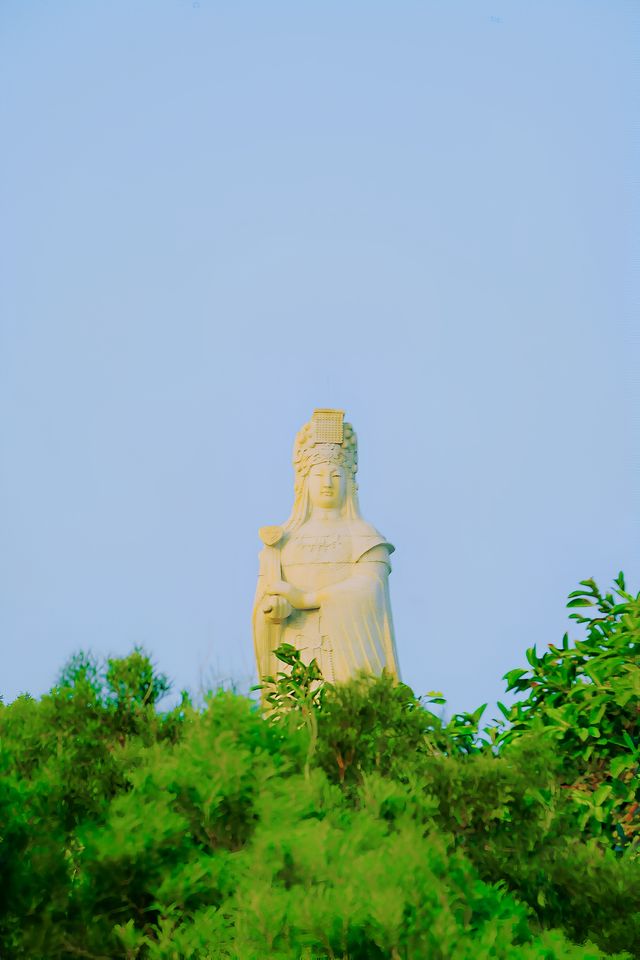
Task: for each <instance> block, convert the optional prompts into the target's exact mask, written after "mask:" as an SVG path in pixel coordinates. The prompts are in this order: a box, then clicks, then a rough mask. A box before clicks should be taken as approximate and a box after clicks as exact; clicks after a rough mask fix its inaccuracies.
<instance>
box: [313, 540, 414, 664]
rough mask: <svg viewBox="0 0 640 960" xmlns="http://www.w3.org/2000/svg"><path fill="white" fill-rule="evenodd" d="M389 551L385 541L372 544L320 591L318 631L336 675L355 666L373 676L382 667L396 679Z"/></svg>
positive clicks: (396, 661)
mask: <svg viewBox="0 0 640 960" xmlns="http://www.w3.org/2000/svg"><path fill="white" fill-rule="evenodd" d="M388 553H389V551H388V550H387V549H386V547H385V545H383V544H380V543H378V544H375V545H373V547H370V548H369V550H367V551H366V552H365V553H364V554H363V555H362V556H361V558H360V559H359V560H358V562H356V563H354V564H353V573H352V575H351V576H350V577H348V578H347V579H346V580H342V581H341V582H340V583H338V584H335V585H333V586H331V587H327V588H325V589H324V590H323V591H322V596H321V601H320V631H321V634H322V635H326V636H327V637H329V639H330V642H331V648H332V650H333V661H334V674H335V679H336V680H347V679H348V678H349V677H350V676H353V674H354V673H355V672H356V671H358V670H365V671H366V672H367V673H370V674H375V675H376V676H378V675H379V674H381V673H382V671H383V669H387V670H388V671H389V672H390V673H391V674H393V675H394V676H395V677H397V678H398V679H399V678H400V671H399V667H398V658H397V652H396V645H395V637H394V631H393V620H392V617H391V603H390V599H389V569H390V565H389V561H388ZM374 558H375V559H374Z"/></svg>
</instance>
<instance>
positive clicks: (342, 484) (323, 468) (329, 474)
mask: <svg viewBox="0 0 640 960" xmlns="http://www.w3.org/2000/svg"><path fill="white" fill-rule="evenodd" d="M307 482H308V485H309V498H310V500H311V503H312V504H313V506H314V507H324V508H326V509H335V508H336V507H341V506H342V504H343V503H344V497H345V492H346V488H347V481H346V474H345V472H344V467H339V466H338V465H337V464H335V463H316V464H314V465H313V466H312V467H311V469H310V470H309V478H308V481H307Z"/></svg>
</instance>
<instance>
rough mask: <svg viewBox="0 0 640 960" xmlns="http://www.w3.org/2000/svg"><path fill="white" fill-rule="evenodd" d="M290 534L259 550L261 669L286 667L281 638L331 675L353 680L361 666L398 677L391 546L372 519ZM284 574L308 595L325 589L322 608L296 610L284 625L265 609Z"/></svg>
mask: <svg viewBox="0 0 640 960" xmlns="http://www.w3.org/2000/svg"><path fill="white" fill-rule="evenodd" d="M305 526H306V525H302V526H301V527H299V528H297V529H296V530H293V531H287V532H285V533H284V535H283V537H282V538H281V539H280V541H279V542H278V543H277V544H276V545H274V546H265V547H264V548H263V550H262V551H261V553H260V573H259V576H258V587H257V591H256V601H255V604H254V614H253V629H254V644H255V651H256V660H257V663H258V674H259V676H260V677H264V676H275V675H276V673H277V672H279V671H282V670H284V669H285V665H284V664H283V663H281V662H280V661H278V660H277V659H276V657H274V655H273V650H274V649H275V648H276V647H277V646H278V645H279V644H280V643H290V644H292V645H293V646H294V647H296V648H297V649H298V650H300V651H301V652H302V659H303V661H304V662H305V663H309V661H310V660H312V659H313V658H315V659H316V660H317V662H318V665H319V667H320V669H321V671H322V674H323V676H324V678H325V679H326V680H329V681H330V682H334V683H335V682H340V681H344V680H348V679H349V678H350V677H352V676H353V675H354V674H355V673H356V672H357V671H358V670H365V671H367V672H368V673H371V674H375V675H379V674H380V673H382V670H383V669H384V668H385V667H386V668H387V670H389V671H390V672H391V673H392V674H394V675H395V676H396V677H399V670H398V662H397V654H396V648H395V640H394V634H393V622H392V619H391V605H390V602H389V583H388V577H389V572H390V569H391V564H390V562H389V554H390V553H391V552H392V551H393V549H394V548H393V546H392V545H391V544H390V543H388V542H387V541H386V540H385V538H384V537H383V536H381V535H380V533H378V531H377V530H376V529H375V527H372V526H371V524H369V523H366V521H364V520H361V519H358V520H345V521H344V522H343V523H342V524H341V525H340V527H339V529H338V531H336V530H335V529H332V530H330V531H328V533H327V534H326V535H322V534H318V532H317V527H316V528H315V529H314V531H313V532H310V531H307V532H305ZM277 579H283V580H286V581H288V582H289V583H291V584H293V586H295V587H297V588H298V589H299V590H302V591H303V592H305V593H307V592H317V591H319V592H320V593H321V603H320V607H319V608H317V609H312V610H293V611H292V612H291V614H290V616H289V617H288V618H287V619H286V620H284V621H283V622H282V623H280V624H275V623H271V622H269V621H268V620H267V618H266V617H265V614H264V612H263V610H262V606H263V602H264V597H265V591H266V585H267V583H268V582H269V581H270V580H277Z"/></svg>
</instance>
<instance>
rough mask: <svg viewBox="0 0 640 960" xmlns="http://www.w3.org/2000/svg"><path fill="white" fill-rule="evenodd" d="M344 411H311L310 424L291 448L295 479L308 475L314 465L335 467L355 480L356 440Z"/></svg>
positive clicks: (302, 430) (305, 426) (298, 435)
mask: <svg viewBox="0 0 640 960" xmlns="http://www.w3.org/2000/svg"><path fill="white" fill-rule="evenodd" d="M343 419H344V410H324V409H323V410H314V411H313V415H312V417H311V420H310V421H309V423H305V425H304V427H302V429H301V430H300V431H299V432H298V434H297V436H296V442H295V445H294V448H293V467H294V469H295V471H296V476H297V477H299V478H302V477H304V476H306V475H307V473H308V472H309V470H310V469H311V467H312V466H313V465H314V464H316V463H336V464H338V465H339V466H341V467H344V468H345V470H346V471H347V473H348V474H350V475H351V476H352V477H355V475H356V471H357V469H358V440H357V437H356V435H355V433H354V432H353V427H352V426H351V424H350V423H344V422H343Z"/></svg>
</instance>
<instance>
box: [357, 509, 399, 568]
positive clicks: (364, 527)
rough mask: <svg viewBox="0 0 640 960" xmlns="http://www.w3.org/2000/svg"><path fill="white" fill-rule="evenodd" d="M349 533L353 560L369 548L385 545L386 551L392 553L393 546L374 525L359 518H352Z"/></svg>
mask: <svg viewBox="0 0 640 960" xmlns="http://www.w3.org/2000/svg"><path fill="white" fill-rule="evenodd" d="M350 528H351V529H350V534H351V543H352V551H353V554H352V555H353V560H354V561H358V560H359V559H360V558H361V557H362V556H364V554H365V553H367V552H368V551H369V550H373V548H374V547H380V546H382V547H386V549H387V551H388V553H393V551H394V550H395V547H394V546H393V544H391V543H389V541H388V540H387V538H386V537H385V536H383V535H382V534H381V533H380V531H379V530H377V529H376V527H374V526H373V524H371V523H367V521H366V520H362V519H361V518H359V519H357V520H352V521H351V523H350Z"/></svg>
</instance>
